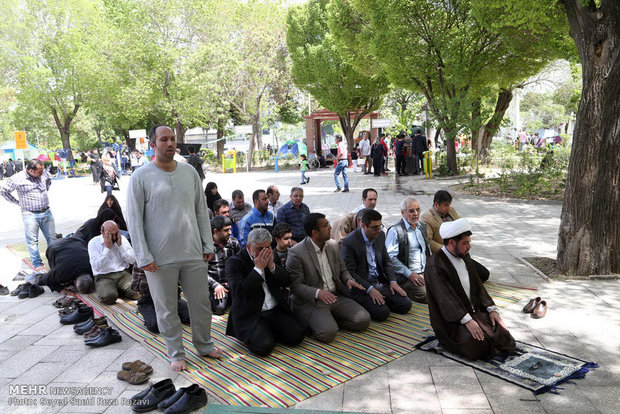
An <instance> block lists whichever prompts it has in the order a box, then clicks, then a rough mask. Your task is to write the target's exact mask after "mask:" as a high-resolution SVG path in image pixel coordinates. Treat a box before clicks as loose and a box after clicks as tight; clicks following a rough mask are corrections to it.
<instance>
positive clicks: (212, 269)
mask: <svg viewBox="0 0 620 414" xmlns="http://www.w3.org/2000/svg"><path fill="white" fill-rule="evenodd" d="M213 246H214V247H215V254H214V255H213V259H211V260H209V270H208V271H207V272H208V273H209V276H210V277H212V278H213V279H215V281H217V282H218V283H226V282H228V280H227V279H226V260H228V258H229V257H230V256H234V255H235V254H237V253H239V251H240V250H241V246H240V245H239V241H237V239H235V238H234V237H233V236H230V238H229V239H228V242H227V243H226V244H225V245H221V244H219V243H213Z"/></svg>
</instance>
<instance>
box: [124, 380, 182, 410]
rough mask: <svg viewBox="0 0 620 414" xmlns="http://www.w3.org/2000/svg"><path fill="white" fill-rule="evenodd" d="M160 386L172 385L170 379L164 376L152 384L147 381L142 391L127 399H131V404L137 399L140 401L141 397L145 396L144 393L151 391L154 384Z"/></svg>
mask: <svg viewBox="0 0 620 414" xmlns="http://www.w3.org/2000/svg"><path fill="white" fill-rule="evenodd" d="M156 385H157V387H159V388H162V387H164V386H173V384H172V380H171V379H170V378H166V379H164V380H161V381H159V382H156V383H155V384H153V383H152V382H151V383H149V386H148V387H147V388H145V389H143V390H142V391H140V392H139V393H137V394H136V395H134V396H133V397H131V398H130V399H129V401H131V403H132V404H136V403H137V402H138V401H140V400H141V399H143V398H144V397H146V395H147V394H148V393H149V392H151V390H152V389H153V387H154V386H156Z"/></svg>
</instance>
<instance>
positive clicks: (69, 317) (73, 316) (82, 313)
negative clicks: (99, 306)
mask: <svg viewBox="0 0 620 414" xmlns="http://www.w3.org/2000/svg"><path fill="white" fill-rule="evenodd" d="M68 309H70V308H68ZM94 315H95V313H94V311H93V308H91V307H90V306H83V307H80V306H78V307H77V308H76V309H75V310H74V311H73V312H71V313H69V314H65V315H61V316H60V323H62V324H63V325H75V324H76V323H79V322H84V321H87V320H89V319H90V318H92V317H93V316H94Z"/></svg>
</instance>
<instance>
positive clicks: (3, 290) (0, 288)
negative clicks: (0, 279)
mask: <svg viewBox="0 0 620 414" xmlns="http://www.w3.org/2000/svg"><path fill="white" fill-rule="evenodd" d="M9 293H10V292H9V288H8V287H6V286H4V285H0V296H6V295H8V294H9Z"/></svg>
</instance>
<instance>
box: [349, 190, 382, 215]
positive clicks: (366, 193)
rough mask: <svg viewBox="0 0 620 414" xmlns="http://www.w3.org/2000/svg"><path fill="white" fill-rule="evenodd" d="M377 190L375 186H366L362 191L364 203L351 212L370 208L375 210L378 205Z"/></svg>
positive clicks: (355, 212)
mask: <svg viewBox="0 0 620 414" xmlns="http://www.w3.org/2000/svg"><path fill="white" fill-rule="evenodd" d="M377 197H378V195H377V190H375V189H374V188H364V190H363V191H362V204H360V205H359V206H358V207H357V208H356V209H355V210H353V211H352V212H351V213H354V214H357V212H358V211H360V210H362V209H364V208H369V209H371V210H374V209H375V207H377Z"/></svg>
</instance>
